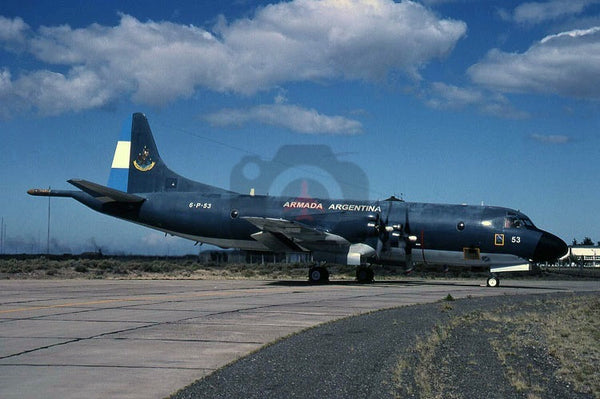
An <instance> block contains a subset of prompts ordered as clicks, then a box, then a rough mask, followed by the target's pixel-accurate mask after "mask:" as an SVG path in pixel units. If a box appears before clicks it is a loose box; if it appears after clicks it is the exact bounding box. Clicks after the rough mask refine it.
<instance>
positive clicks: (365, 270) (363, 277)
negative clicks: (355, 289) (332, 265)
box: [356, 266, 375, 284]
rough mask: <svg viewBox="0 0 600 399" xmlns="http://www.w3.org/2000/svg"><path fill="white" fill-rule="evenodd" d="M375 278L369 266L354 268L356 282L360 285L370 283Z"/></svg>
mask: <svg viewBox="0 0 600 399" xmlns="http://www.w3.org/2000/svg"><path fill="white" fill-rule="evenodd" d="M374 278H375V272H373V269H371V268H370V267H369V266H359V267H357V268H356V281H357V282H359V283H361V284H369V283H372V282H373V280H374Z"/></svg>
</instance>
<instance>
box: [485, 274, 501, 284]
mask: <svg viewBox="0 0 600 399" xmlns="http://www.w3.org/2000/svg"><path fill="white" fill-rule="evenodd" d="M487 286H488V287H499V286H500V279H499V278H498V276H496V275H495V274H492V275H491V276H490V277H488V279H487Z"/></svg>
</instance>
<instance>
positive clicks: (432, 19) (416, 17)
mask: <svg viewBox="0 0 600 399" xmlns="http://www.w3.org/2000/svg"><path fill="white" fill-rule="evenodd" d="M2 18H3V17H2ZM465 33H466V24H465V23H464V22H462V21H455V20H450V19H440V18H438V17H437V16H436V15H435V14H434V13H432V12H431V11H429V10H428V9H426V8H425V7H424V6H422V5H420V4H417V3H414V2H411V1H404V2H402V3H395V2H393V1H392V0H346V1H337V0H324V1H316V0H295V1H291V2H285V3H279V4H273V5H268V6H266V7H264V8H261V9H259V10H258V11H257V12H256V14H255V15H254V16H253V17H252V18H245V19H239V20H235V21H232V22H227V21H225V20H224V18H221V19H220V22H219V23H218V24H217V26H216V27H215V28H214V32H209V31H207V30H205V29H202V28H198V27H194V26H187V25H178V24H174V23H171V22H164V21H163V22H154V21H147V22H140V21H139V20H137V19H136V18H134V17H132V16H129V15H121V19H120V22H119V24H118V25H116V26H103V25H99V24H92V25H90V26H88V27H86V28H80V29H72V28H71V27H69V26H68V25H61V26H53V27H41V28H39V29H38V31H37V32H33V31H31V29H29V27H28V26H27V25H26V24H25V23H24V21H22V20H21V19H20V18H15V19H13V20H10V19H7V18H3V19H1V20H0V40H2V43H3V44H4V48H6V49H13V50H14V49H15V48H17V47H18V48H22V49H27V51H29V52H30V53H31V54H32V55H33V56H35V57H36V58H37V59H38V60H39V61H42V62H44V63H46V64H47V66H46V67H45V69H44V70H35V71H29V72H22V73H21V74H20V75H19V76H18V77H13V79H15V80H13V81H12V87H13V91H12V92H11V93H8V94H7V93H4V95H3V97H2V98H0V100H2V101H1V103H2V104H4V105H3V106H2V107H3V108H4V109H3V112H4V113H6V112H7V111H8V112H10V111H15V110H14V109H10V108H8V107H10V106H9V105H6V104H10V103H12V102H17V103H20V104H23V105H24V107H25V108H34V109H37V110H38V111H39V112H41V113H49V114H52V113H60V112H64V111H67V110H79V109H86V108H92V107H97V106H102V105H106V104H108V103H110V102H112V101H116V100H117V99H118V98H120V97H122V96H131V98H132V99H133V100H134V101H136V102H140V103H146V104H153V105H161V104H165V103H167V102H169V101H173V100H174V99H177V98H182V97H183V98H185V97H188V96H191V95H192V94H193V93H194V92H195V91H196V90H197V89H198V88H205V89H209V90H214V91H219V92H234V93H242V94H246V95H251V94H254V93H256V92H257V91H261V90H269V89H272V88H274V87H278V86H280V85H282V84H285V83H287V82H293V81H322V80H331V79H350V80H353V79H356V80H366V81H377V80H382V79H385V78H386V77H387V76H388V74H389V73H390V72H395V71H401V72H403V73H405V74H406V75H408V76H411V77H413V78H419V70H420V68H421V67H423V66H424V65H425V64H427V63H428V62H429V61H431V60H433V59H436V58H441V57H445V56H446V55H447V54H449V53H450V52H451V51H452V49H453V48H454V46H455V45H456V42H457V41H458V40H459V39H460V38H462V37H463V36H464V35H465ZM0 67H1V66H0ZM65 69H66V70H67V71H68V72H66V73H64V71H65ZM59 75H61V76H59ZM38 85H41V86H38ZM36 86H37V87H36ZM73 90H77V91H78V93H73V92H71V91H73ZM38 93H43V94H44V95H43V96H42V97H41V98H40V97H39V96H38ZM52 93H55V98H54V100H55V101H52V98H51V97H52ZM11 100H12V101H11Z"/></svg>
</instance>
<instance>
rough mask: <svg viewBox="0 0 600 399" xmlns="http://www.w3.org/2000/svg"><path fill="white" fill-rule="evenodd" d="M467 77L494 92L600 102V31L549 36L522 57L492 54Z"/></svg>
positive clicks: (580, 31)
mask: <svg viewBox="0 0 600 399" xmlns="http://www.w3.org/2000/svg"><path fill="white" fill-rule="evenodd" d="M467 73H468V74H469V76H470V77H471V79H472V80H473V82H475V83H477V84H480V85H483V86H486V87H488V88H491V89H494V90H500V91H503V92H520V93H526V92H529V93H553V94H558V95H561V96H566V97H575V98H600V85H598V84H594V83H595V82H600V29H598V28H592V29H588V30H585V31H583V30H579V31H571V32H562V33H559V34H556V35H552V36H548V37H546V38H544V39H542V40H541V41H540V42H537V43H535V44H534V45H532V46H531V47H530V48H529V49H528V50H527V51H525V52H524V53H506V52H503V51H500V50H498V49H494V50H491V51H490V52H488V54H487V55H486V56H485V58H484V59H483V60H482V61H480V62H479V63H477V64H475V65H472V66H471V67H470V68H469V69H468V71H467Z"/></svg>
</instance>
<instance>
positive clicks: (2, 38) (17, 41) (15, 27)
mask: <svg viewBox="0 0 600 399" xmlns="http://www.w3.org/2000/svg"><path fill="white" fill-rule="evenodd" d="M28 31H29V26H28V25H27V24H26V23H25V22H24V21H23V19H22V18H19V17H17V18H15V19H8V18H6V17H3V16H2V15H0V43H2V44H3V46H4V47H6V48H7V49H9V50H12V51H18V50H21V49H22V47H23V46H24V44H25V42H26V34H27V32H28Z"/></svg>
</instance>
